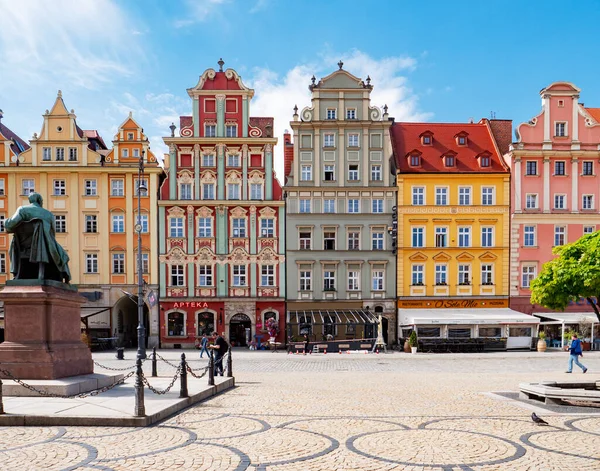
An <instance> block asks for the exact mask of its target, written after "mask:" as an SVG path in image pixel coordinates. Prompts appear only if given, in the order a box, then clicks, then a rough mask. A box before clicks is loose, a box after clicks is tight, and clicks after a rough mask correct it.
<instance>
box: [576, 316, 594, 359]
mask: <svg viewBox="0 0 600 471" xmlns="http://www.w3.org/2000/svg"><path fill="white" fill-rule="evenodd" d="M577 327H578V329H579V332H580V333H581V348H582V350H584V351H586V352H587V351H590V350H591V349H592V342H591V339H590V335H591V332H592V324H591V322H588V321H587V319H586V318H585V317H583V318H582V319H580V321H579V325H578V326H577Z"/></svg>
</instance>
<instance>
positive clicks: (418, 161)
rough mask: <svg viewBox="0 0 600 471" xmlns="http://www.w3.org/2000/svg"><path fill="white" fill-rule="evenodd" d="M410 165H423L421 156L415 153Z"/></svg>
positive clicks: (411, 157)
mask: <svg viewBox="0 0 600 471" xmlns="http://www.w3.org/2000/svg"><path fill="white" fill-rule="evenodd" d="M410 165H411V167H418V166H419V165H421V156H420V155H416V154H413V155H411V156H410Z"/></svg>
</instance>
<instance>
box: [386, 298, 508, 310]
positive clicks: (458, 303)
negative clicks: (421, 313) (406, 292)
mask: <svg viewBox="0 0 600 471" xmlns="http://www.w3.org/2000/svg"><path fill="white" fill-rule="evenodd" d="M398 307H399V308H404V309H479V308H497V307H508V299H439V300H415V301H409V300H400V301H398Z"/></svg>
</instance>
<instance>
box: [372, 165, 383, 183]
mask: <svg viewBox="0 0 600 471" xmlns="http://www.w3.org/2000/svg"><path fill="white" fill-rule="evenodd" d="M371 180H372V181H374V182H380V181H381V165H371Z"/></svg>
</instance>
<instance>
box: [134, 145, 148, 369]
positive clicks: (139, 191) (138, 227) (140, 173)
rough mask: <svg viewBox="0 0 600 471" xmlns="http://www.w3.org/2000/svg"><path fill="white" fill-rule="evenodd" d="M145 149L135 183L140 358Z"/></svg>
mask: <svg viewBox="0 0 600 471" xmlns="http://www.w3.org/2000/svg"><path fill="white" fill-rule="evenodd" d="M145 153H146V152H145V151H142V152H141V154H140V162H139V167H138V184H137V203H138V209H137V224H136V225H135V231H136V232H137V238H138V251H137V270H138V295H137V307H138V326H137V337H138V350H137V357H138V358H140V359H142V360H143V359H145V358H146V328H145V327H144V276H143V273H142V272H143V268H142V265H143V264H142V229H143V227H142V217H141V216H142V192H146V191H147V190H148V188H146V184H145V183H144V180H143V178H142V177H143V176H144V155H145Z"/></svg>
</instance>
